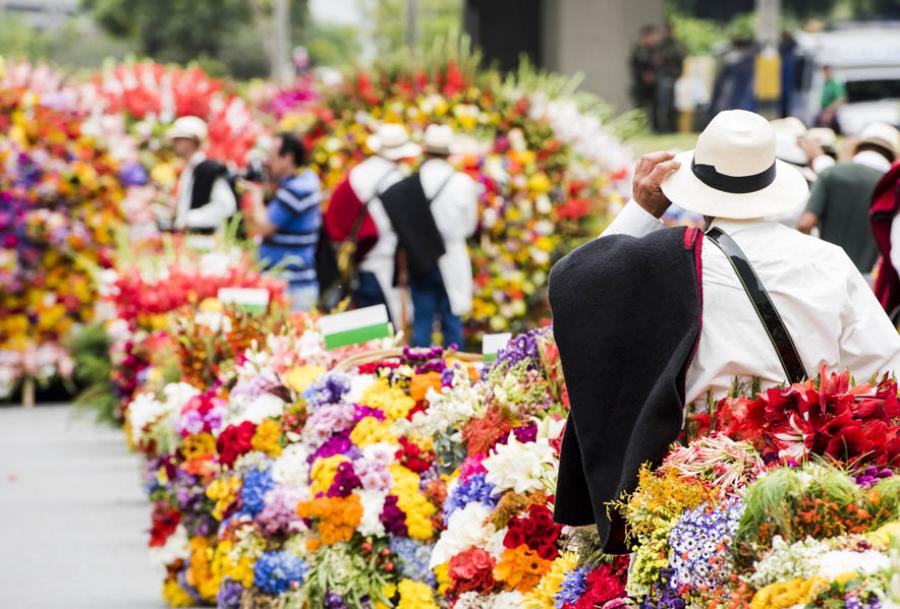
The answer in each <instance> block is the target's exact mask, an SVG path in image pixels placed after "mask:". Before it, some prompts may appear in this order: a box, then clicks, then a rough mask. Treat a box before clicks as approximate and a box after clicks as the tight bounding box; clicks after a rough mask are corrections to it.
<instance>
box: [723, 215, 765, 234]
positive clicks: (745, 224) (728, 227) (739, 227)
mask: <svg viewBox="0 0 900 609" xmlns="http://www.w3.org/2000/svg"><path fill="white" fill-rule="evenodd" d="M773 224H776V222H773V221H771V220H769V219H768V218H750V219H747V220H732V219H730V218H714V219H713V221H712V223H711V224H710V225H709V227H710V228H712V227H714V226H715V227H717V228H721V229H722V231H723V232H726V233H728V234H729V235H733V234H734V233H737V232H740V231H744V230H751V229H756V228H763V227H767V226H771V225H773Z"/></svg>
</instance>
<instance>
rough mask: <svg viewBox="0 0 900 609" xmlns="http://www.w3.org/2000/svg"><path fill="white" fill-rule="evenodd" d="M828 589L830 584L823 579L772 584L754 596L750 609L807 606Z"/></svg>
mask: <svg viewBox="0 0 900 609" xmlns="http://www.w3.org/2000/svg"><path fill="white" fill-rule="evenodd" d="M826 588H828V582H827V581H826V580H824V579H822V578H821V577H813V578H810V579H795V580H793V581H789V582H778V583H775V584H770V585H768V586H766V587H765V588H763V589H761V590H759V591H758V592H757V593H756V594H755V595H753V600H752V601H750V609H787V608H788V607H792V606H794V605H805V604H806V603H808V602H810V601H811V600H812V599H813V598H815V596H816V595H817V594H818V593H819V592H821V591H822V590H825V589H826Z"/></svg>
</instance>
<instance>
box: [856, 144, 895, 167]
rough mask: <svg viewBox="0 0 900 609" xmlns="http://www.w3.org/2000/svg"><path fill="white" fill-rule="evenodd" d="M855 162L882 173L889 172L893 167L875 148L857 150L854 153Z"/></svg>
mask: <svg viewBox="0 0 900 609" xmlns="http://www.w3.org/2000/svg"><path fill="white" fill-rule="evenodd" d="M853 162H854V163H859V164H860V165H865V166H866V167H870V168H872V169H874V170H875V171H880V172H881V173H887V172H888V171H889V170H890V169H891V162H890V161H889V160H887V159H886V158H884V157H883V156H882V155H880V154H878V153H877V152H875V151H874V150H863V151H862V152H857V153H856V154H855V155H853Z"/></svg>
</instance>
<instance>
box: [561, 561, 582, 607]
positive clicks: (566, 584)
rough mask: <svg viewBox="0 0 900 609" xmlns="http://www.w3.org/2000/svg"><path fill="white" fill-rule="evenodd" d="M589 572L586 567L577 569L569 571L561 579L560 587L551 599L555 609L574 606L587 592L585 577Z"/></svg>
mask: <svg viewBox="0 0 900 609" xmlns="http://www.w3.org/2000/svg"><path fill="white" fill-rule="evenodd" d="M589 572H590V569H589V568H588V567H586V566H585V567H578V568H577V569H575V570H574V571H569V572H568V573H566V576H565V577H564V578H563V582H562V586H560V588H559V592H557V593H556V596H554V597H553V601H554V603H553V604H554V605H555V606H556V609H562V607H563V605H565V604H567V603H571V604H573V605H574V604H575V603H577V602H578V599H580V598H581V597H582V596H583V595H584V593H585V592H586V591H587V576H588V573H589Z"/></svg>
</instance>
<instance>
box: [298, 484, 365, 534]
mask: <svg viewBox="0 0 900 609" xmlns="http://www.w3.org/2000/svg"><path fill="white" fill-rule="evenodd" d="M297 514H298V515H299V516H300V517H301V518H308V519H310V520H314V521H315V523H316V531H317V532H318V534H319V540H320V541H321V542H322V543H324V544H326V545H333V544H336V543H340V542H342V541H350V538H351V537H352V536H353V532H354V531H355V530H356V526H357V525H358V524H359V522H360V520H362V515H363V508H362V503H360V501H359V497H358V496H357V495H350V496H349V497H320V498H319V499H312V500H310V501H301V502H300V504H299V505H297Z"/></svg>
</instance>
